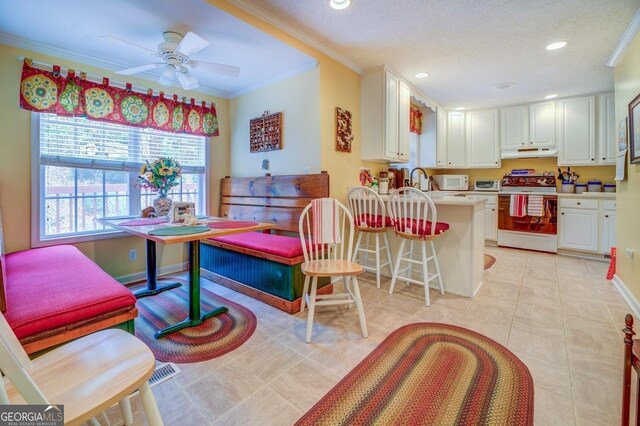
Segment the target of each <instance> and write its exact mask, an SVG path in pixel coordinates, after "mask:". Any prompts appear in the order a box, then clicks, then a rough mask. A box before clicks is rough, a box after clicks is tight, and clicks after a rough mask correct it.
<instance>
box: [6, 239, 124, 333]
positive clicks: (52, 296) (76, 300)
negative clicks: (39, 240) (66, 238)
mask: <svg viewBox="0 0 640 426" xmlns="http://www.w3.org/2000/svg"><path fill="white" fill-rule="evenodd" d="M5 260H6V263H5V265H6V267H7V271H6V273H7V281H6V282H5V290H6V294H7V300H8V301H9V303H8V304H7V311H6V312H5V318H6V319H7V322H8V323H9V325H10V326H11V328H12V329H13V331H14V333H15V334H16V336H17V337H18V338H19V339H21V338H23V337H26V336H31V335H33V334H38V333H41V332H43V331H47V330H52V329H55V328H58V327H62V326H65V325H69V324H72V323H75V322H78V321H83V320H87V319H90V318H93V317H96V316H100V315H102V314H106V313H108V312H111V311H114V310H118V309H122V308H127V307H130V306H133V305H135V303H136V299H135V297H134V296H133V294H132V293H131V291H130V290H128V289H127V288H126V287H125V286H123V285H122V284H120V283H119V282H117V281H116V280H115V279H113V278H112V277H111V276H109V275H108V274H107V273H106V272H104V271H103V270H102V269H100V267H99V266H98V265H96V264H95V263H93V262H92V261H91V260H90V259H89V258H88V257H86V256H85V255H84V254H82V253H81V252H80V250H78V249H77V248H75V247H74V246H55V247H45V248H38V249H31V250H25V251H19V252H15V253H10V254H8V255H6V259H5Z"/></svg>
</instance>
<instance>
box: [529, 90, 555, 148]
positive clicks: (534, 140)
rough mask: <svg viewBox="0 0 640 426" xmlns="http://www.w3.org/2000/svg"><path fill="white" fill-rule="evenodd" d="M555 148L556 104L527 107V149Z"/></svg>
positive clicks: (546, 103) (542, 103) (538, 104)
mask: <svg viewBox="0 0 640 426" xmlns="http://www.w3.org/2000/svg"><path fill="white" fill-rule="evenodd" d="M555 146H556V103H555V102H553V101H549V102H538V103H535V104H530V105H529V144H528V147H529V148H552V147H555Z"/></svg>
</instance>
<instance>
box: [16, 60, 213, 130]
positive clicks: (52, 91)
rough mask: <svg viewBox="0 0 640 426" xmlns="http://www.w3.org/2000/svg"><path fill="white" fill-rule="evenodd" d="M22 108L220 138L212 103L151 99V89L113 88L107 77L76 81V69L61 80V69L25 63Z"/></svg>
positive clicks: (129, 85)
mask: <svg viewBox="0 0 640 426" xmlns="http://www.w3.org/2000/svg"><path fill="white" fill-rule="evenodd" d="M20 107H21V108H22V109H26V110H28V111H35V112H44V113H50V114H56V115H63V116H75V117H86V118H87V119H89V120H96V121H106V122H109V123H115V124H124V125H127V126H135V127H149V128H153V129H157V130H164V131H167V132H173V133H188V134H191V135H196V136H218V135H219V130H218V115H217V112H216V108H215V106H214V105H213V104H211V105H210V106H209V107H207V106H206V103H205V102H204V101H202V103H201V104H200V105H197V104H196V102H195V99H193V98H192V99H191V100H190V102H189V103H187V100H186V98H182V101H179V100H178V96H176V95H173V99H165V98H164V94H163V93H162V92H160V96H153V91H152V90H151V89H149V90H148V91H147V93H138V92H134V91H133V90H132V86H131V84H129V83H127V84H126V88H125V89H121V88H117V87H112V86H110V85H109V79H108V78H103V80H102V83H96V82H93V81H88V80H87V79H86V74H84V73H82V74H81V75H80V77H77V76H76V73H75V72H74V71H73V70H69V71H68V73H67V76H66V77H63V76H62V75H61V74H60V67H59V66H57V65H54V66H53V71H47V70H42V69H38V68H34V67H33V66H32V61H31V60H30V59H25V60H24V64H23V66H22V78H21V81H20Z"/></svg>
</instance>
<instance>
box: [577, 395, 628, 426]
mask: <svg viewBox="0 0 640 426" xmlns="http://www.w3.org/2000/svg"><path fill="white" fill-rule="evenodd" d="M575 413H576V425H577V426H612V425H613V426H617V425H619V424H620V417H619V416H620V414H619V413H615V414H614V413H611V412H605V411H601V410H598V409H597V408H594V407H593V406H591V405H589V404H584V403H582V402H580V401H578V402H576V403H575Z"/></svg>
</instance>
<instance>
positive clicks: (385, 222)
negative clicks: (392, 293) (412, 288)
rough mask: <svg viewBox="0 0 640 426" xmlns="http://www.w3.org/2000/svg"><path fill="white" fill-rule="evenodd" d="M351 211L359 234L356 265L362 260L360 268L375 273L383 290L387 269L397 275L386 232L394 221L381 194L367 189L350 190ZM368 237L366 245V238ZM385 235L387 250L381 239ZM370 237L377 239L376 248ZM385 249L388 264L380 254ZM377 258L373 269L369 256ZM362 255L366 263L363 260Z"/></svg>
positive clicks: (355, 254) (354, 251)
mask: <svg viewBox="0 0 640 426" xmlns="http://www.w3.org/2000/svg"><path fill="white" fill-rule="evenodd" d="M347 200H348V202H349V210H350V211H351V214H352V215H353V219H354V222H355V227H356V229H357V230H358V231H359V232H358V239H357V240H356V246H355V248H354V250H353V261H354V262H355V261H358V260H360V264H361V265H362V267H363V268H364V270H365V271H369V272H375V274H376V287H377V288H380V270H381V269H382V268H384V267H387V268H388V269H389V273H390V274H392V273H393V267H392V261H391V251H390V250H389V241H388V239H387V234H386V232H385V231H386V230H387V229H389V228H391V227H392V222H391V218H390V217H389V216H388V215H387V209H386V208H385V206H384V201H383V200H382V198H381V197H380V195H378V193H377V192H375V191H374V190H372V189H371V188H367V187H365V186H359V187H355V188H352V189H351V190H349V193H348V194H347ZM363 235H364V236H366V241H365V242H363V241H362V239H363V238H362V237H363ZM381 235H382V243H383V247H381V246H380V236H381ZM370 237H373V238H374V239H375V245H374V244H372V243H371V242H370ZM381 249H384V254H385V255H386V258H387V259H386V260H385V261H384V262H383V263H381V262H380V250H381ZM369 254H372V255H374V256H375V264H374V265H370V264H369V259H368V255H369ZM360 255H362V259H359V257H360Z"/></svg>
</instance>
